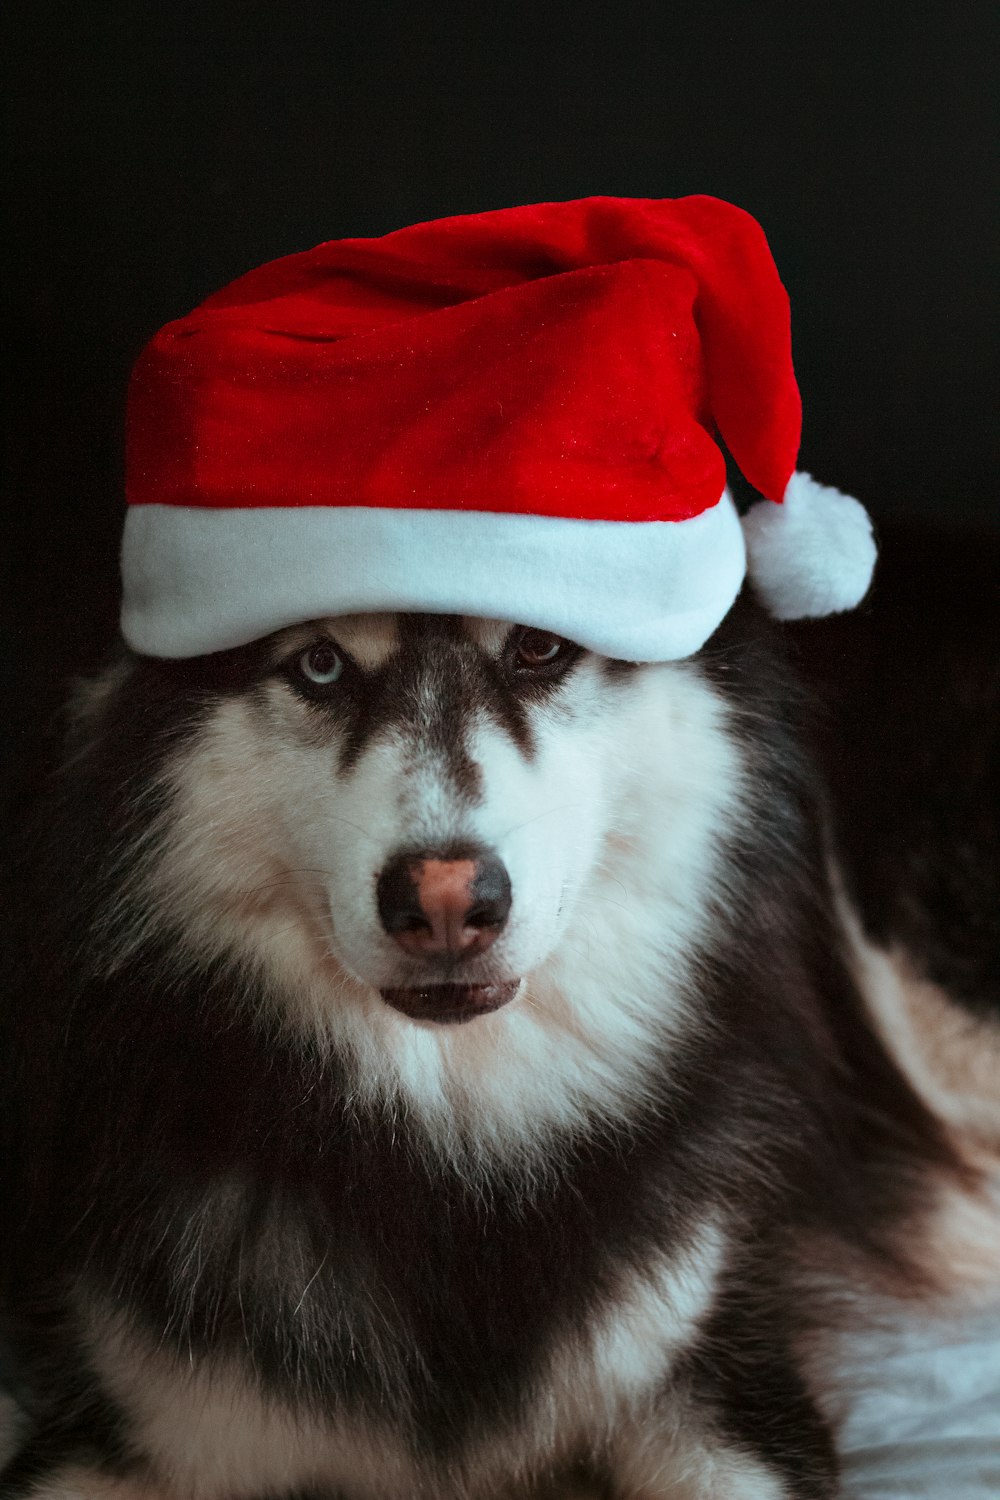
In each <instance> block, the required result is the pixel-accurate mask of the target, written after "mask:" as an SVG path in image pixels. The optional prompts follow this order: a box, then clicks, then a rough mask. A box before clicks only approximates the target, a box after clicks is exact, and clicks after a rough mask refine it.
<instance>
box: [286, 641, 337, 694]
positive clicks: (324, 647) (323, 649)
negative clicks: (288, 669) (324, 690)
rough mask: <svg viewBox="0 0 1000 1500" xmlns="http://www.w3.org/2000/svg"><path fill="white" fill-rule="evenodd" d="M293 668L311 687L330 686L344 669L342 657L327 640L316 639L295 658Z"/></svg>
mask: <svg viewBox="0 0 1000 1500" xmlns="http://www.w3.org/2000/svg"><path fill="white" fill-rule="evenodd" d="M295 670H296V671H297V673H298V675H299V676H300V677H302V678H304V679H305V681H306V682H309V683H311V684H312V686H313V687H331V686H332V685H333V683H335V682H336V681H337V680H338V678H339V677H340V675H341V673H342V672H343V670H344V658H343V657H342V656H341V654H340V652H339V651H338V650H337V648H336V647H335V646H332V645H331V644H330V642H329V641H317V642H316V644H315V645H314V646H309V647H308V649H307V650H305V651H303V652H302V653H301V655H300V656H299V657H298V658H297V659H296V662H295Z"/></svg>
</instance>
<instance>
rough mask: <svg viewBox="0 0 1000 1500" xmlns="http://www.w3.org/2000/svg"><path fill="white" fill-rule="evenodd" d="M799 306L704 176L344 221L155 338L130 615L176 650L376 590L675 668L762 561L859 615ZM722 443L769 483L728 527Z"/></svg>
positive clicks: (865, 531) (129, 563)
mask: <svg viewBox="0 0 1000 1500" xmlns="http://www.w3.org/2000/svg"><path fill="white" fill-rule="evenodd" d="M800 418H801V410H800V402H799V392H798V387H797V385H796V382H795V375H794V372H793V369H792V358H791V340H790V332H789V311H788V299H787V296H786V294H785V290H784V288H783V287H782V285H781V282H780V281H779V279H778V273H777V270H776V268H775V265H774V261H773V260H772V258H771V253H770V251H769V249H768V246H767V241H766V240H765V238H764V234H763V231H762V230H761V228H760V226H759V225H758V224H757V223H756V221H755V220H754V219H752V218H751V217H750V215H749V214H746V213H744V212H743V211H742V210H740V209H738V208H734V207H733V206H732V205H731V204H728V203H723V202H720V201H719V200H718V199H714V198H706V197H692V198H680V199H675V200H669V199H668V200H656V199H623V198H588V199H583V200H581V201H577V202H570V203H541V204H532V205H529V206H525V207H521V208H511V209H504V210H500V211H498V212H493V213H483V214H473V215H469V216H465V217H460V218H451V219H442V220H438V221H436V222H433V223H428V224H418V225H414V226H413V227H411V228H407V229H401V230H398V231H397V232H396V233H394V234H388V235H385V236H384V237H383V238H381V239H361V240H358V239H355V240H338V241H332V242H330V243H328V244H324V245H319V246H317V247H316V248H315V249H314V250H309V251H306V252H305V253H304V254H301V255H292V256H288V257H286V258H284V259H282V260H277V261H274V262H272V263H270V264H268V265H265V266H261V267H260V268H259V269H258V270H255V271H251V272H250V273H249V274H248V275H246V276H243V277H241V278H240V279H239V280H237V281H235V282H233V283H232V284H231V285H230V286H228V287H226V288H225V289H224V290H223V291H221V292H217V293H216V294H215V295H214V296H212V297H209V299H208V300H207V301H206V302H204V303H202V305H201V306H200V307H199V308H197V309H196V310H195V311H194V312H192V313H191V314H189V315H188V316H187V317H185V318H181V319H180V320H179V321H177V322H175V323H170V324H168V325H167V326H166V327H165V328H163V329H162V330H161V331H160V332H159V333H158V334H157V335H156V336H155V337H154V338H153V340H152V341H151V343H150V344H149V345H148V346H147V348H146V349H145V351H144V352H143V354H142V355H141V357H140V359H139V361H138V363H137V365H136V369H135V372H134V375H133V378H132V384H131V389H130V395H129V416H128V465H127V468H128V479H127V497H128V501H129V506H128V515H127V519H126V523H125V537H124V544H123V558H122V562H123V577H124V603H123V611H122V630H123V633H124V635H125V638H126V640H127V641H128V642H129V644H130V645H131V646H132V647H133V648H134V649H135V650H137V651H140V652H143V653H146V654H149V655H153V656H170V657H182V656H193V655H198V654H201V653H203V652H209V651H217V650H221V649H224V648H226V647H230V646H236V645H240V644H242V643H243V642H246V641H249V640H253V639H255V638H256V637H258V636H262V635H265V634H267V633H268V632H270V631H272V630H275V629H278V628H279V627H281V626H285V625H289V624H292V623H294V622H296V621H301V620H307V619H314V618H322V617H324V616H328V615H337V614H345V613H354V612H357V611H369V610H418V611H436V612H443V613H458V614H473V615H484V616H489V617H495V618H499V619H510V620H516V621H518V622H520V623H523V624H528V625H533V626H537V627H539V628H542V629H546V630H551V631H554V632H556V633H558V634H560V635H564V636H567V637H569V638H570V639H572V640H575V641H579V642H580V643H581V644H583V645H585V646H589V647H590V648H592V649H594V650H598V651H602V652H604V653H606V654H608V655H611V656H617V657H624V658H627V659H631V660H637V661H638V660H661V661H662V660H670V659H673V658H678V657H683V656H687V655H689V654H690V653H691V652H693V651H696V650H697V649H698V648H699V647H700V646H701V645H702V644H703V643H704V642H705V641H706V640H707V638H708V637H709V635H711V633H712V631H713V630H714V629H715V628H716V626H717V625H718V624H719V623H720V621H721V620H722V618H723V617H724V615H725V614H726V612H727V611H728V609H729V608H730V606H731V605H732V603H733V601H734V599H735V598H736V595H737V593H738V591H739V589H740V586H741V584H742V582H743V579H744V576H745V575H746V573H747V570H748V567H749V573H750V577H751V580H752V582H753V584H754V587H755V588H756V589H757V591H758V592H759V593H760V595H761V596H762V598H763V599H764V601H765V603H766V604H767V605H768V606H769V607H770V609H771V610H772V611H773V612H774V613H775V614H776V615H778V616H780V617H782V618H792V617H799V616H805V615H823V614H828V613H831V612H833V611H836V610H841V609H847V608H850V607H852V606H853V605H854V604H856V603H858V601H859V600H860V599H861V598H862V596H863V595H864V593H865V591H866V589H867V587H868V584H869V581H870V578H871V573H872V568H873V565H874V558H875V548H874V542H873V539H872V534H871V526H870V523H869V521H868V518H867V516H866V514H865V512H864V510H863V509H862V507H861V506H860V505H859V504H858V502H857V501H856V500H852V499H850V498H849V497H847V496H844V495H841V494H839V493H838V492H837V491H836V490H831V489H826V488H824V487H822V486H820V485H817V484H815V483H814V482H813V481H812V480H811V479H810V478H809V476H808V475H804V474H797V473H795V472H794V469H795V460H796V456H797V453H798V446H799V432H800ZM718 438H721V440H722V442H723V443H724V444H725V446H726V447H727V448H728V450H729V452H730V454H731V455H732V457H733V459H734V460H735V462H736V463H737V464H738V466H739V468H740V470H741V472H742V473H743V475H744V476H745V477H746V479H748V480H749V481H750V483H751V484H752V485H753V486H754V487H755V488H756V489H757V490H758V491H759V492H760V493H761V494H762V495H763V496H765V497H766V498H765V499H764V500H763V501H761V502H758V503H757V504H756V505H755V506H754V507H753V508H752V509H751V511H750V514H749V516H748V517H746V518H744V520H743V521H742V523H741V521H740V518H739V516H738V515H737V511H736V508H735V506H734V504H733V502H732V499H731V498H730V496H729V494H728V492H727V490H726V470H725V461H724V458H723V454H722V451H721V449H720V447H719V443H718Z"/></svg>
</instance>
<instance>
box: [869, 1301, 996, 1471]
mask: <svg viewBox="0 0 1000 1500" xmlns="http://www.w3.org/2000/svg"><path fill="white" fill-rule="evenodd" d="M842 1373H843V1381H844V1383H843V1386H842V1389H843V1390H844V1391H850V1393H851V1395H850V1401H849V1404H848V1405H847V1407H846V1409H845V1415H844V1420H843V1424H842V1426H841V1451H842V1454H843V1461H844V1494H845V1497H846V1500H1000V1295H998V1297H997V1299H996V1300H994V1301H992V1302H991V1303H989V1304H988V1305H986V1306H982V1305H980V1306H979V1307H978V1308H977V1309H976V1311H974V1312H966V1313H962V1314H954V1313H953V1314H951V1315H947V1316H942V1315H938V1316H929V1315H927V1314H926V1312H923V1313H922V1314H920V1313H918V1312H917V1311H916V1310H915V1309H912V1308H911V1309H910V1311H909V1313H908V1315H906V1316H905V1318H901V1319H900V1320H899V1322H898V1323H897V1326H896V1327H895V1328H893V1329H891V1330H888V1331H886V1332H883V1333H880V1334H879V1335H878V1336H871V1337H870V1338H867V1339H865V1340H859V1341H857V1342H856V1343H855V1344H854V1345H853V1346H852V1348H851V1351H850V1353H849V1354H848V1355H846V1356H845V1358H844V1361H843V1370H842Z"/></svg>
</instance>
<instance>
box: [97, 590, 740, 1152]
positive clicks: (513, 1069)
mask: <svg viewBox="0 0 1000 1500" xmlns="http://www.w3.org/2000/svg"><path fill="white" fill-rule="evenodd" d="M144 683H145V684H146V687H145V688H144V686H143V684H144ZM150 685H152V691H153V693H154V696H155V697H156V698H157V701H158V702H160V704H161V707H160V709H159V710H158V711H157V712H158V713H159V715H160V717H161V719H162V720H163V722H161V723H160V726H159V728H158V729H157V730H156V733H155V738H156V740H157V741H158V743H159V745H160V746H161V749H160V750H159V752H158V753H157V755H156V756H155V757H154V762H153V765H154V769H153V772H152V776H151V780H152V781H153V782H154V783H155V785H156V786H157V787H158V789H159V793H158V796H157V797H156V798H155V799H154V801H155V803H156V805H157V808H158V810H157V811H156V813H155V814H154V815H153V816H152V819H151V821H150V822H149V826H144V827H143V828H142V831H141V833H140V836H139V840H138V842H137V843H136V844H135V845H134V846H133V848H134V850H135V853H134V854H133V856H132V857H131V861H130V862H126V863H128V864H129V871H130V873H129V875H128V876H127V879H126V885H127V890H128V896H127V899H126V900H124V901H120V902H119V903H118V906H117V907H116V911H117V912H118V913H119V914H120V913H125V914H126V920H125V921H124V922H123V923H122V924H120V926H119V929H118V934H117V938H116V941H117V944H118V947H117V950H116V951H117V953H118V955H119V959H120V958H121V956H122V955H126V954H127V953H128V952H129V951H130V950H133V949H134V947H135V945H136V944H138V943H141V942H142V941H144V940H145V939H146V938H147V936H148V935H149V934H150V933H151V932H154V931H155V932H157V933H160V934H162V933H165V932H166V933H169V935H170V941H171V942H172V943H173V944H174V946H175V948H176V950H177V951H178V953H180V954H183V956H184V958H185V959H186V960H188V961H190V960H191V959H194V960H195V961H198V962H200V961H213V960H216V959H219V958H224V959H227V960H235V962H236V965H237V966H238V968H239V969H240V971H241V972H242V973H243V975H244V976H250V977H249V978H248V979H247V981H246V984H245V993H246V994H247V995H248V996H252V998H253V1003H254V1004H255V1005H256V1006H257V1007H258V1009H260V1008H261V1007H264V1008H265V1009H266V1010H267V1011H268V1012H269V1013H270V1014H271V1015H272V1016H276V1017H277V1018H278V1019H279V1020H280V1022H281V1023H282V1024H283V1025H284V1026H285V1027H286V1028H290V1029H291V1030H292V1031H293V1032H295V1033H298V1034H299V1035H300V1036H301V1035H302V1034H305V1035H307V1036H308V1037H310V1038H311V1039H313V1040H316V1039H318V1040H319V1041H320V1042H321V1043H324V1044H329V1045H332V1046H334V1047H336V1048H337V1049H338V1050H339V1052H340V1053H341V1055H342V1056H345V1057H348V1058H350V1059H351V1061H352V1064H353V1069H354V1077H355V1079H356V1083H357V1088H358V1090H359V1092H360V1093H361V1094H368V1095H374V1096H379V1097H382V1098H383V1099H384V1098H385V1097H386V1096H387V1095H393V1096H398V1094H399V1093H400V1091H402V1093H403V1094H404V1095H405V1096H406V1097H407V1098H408V1099H409V1101H410V1102H411V1103H415V1104H417V1105H418V1106H419V1108H420V1111H422V1112H423V1113H424V1114H425V1115H428V1114H429V1115H435V1114H437V1115H439V1116H441V1117H442V1118H443V1117H444V1116H448V1117H449V1118H450V1119H451V1120H452V1123H454V1121H455V1119H456V1118H457V1115H458V1114H466V1115H467V1114H468V1113H470V1112H472V1113H475V1112H476V1111H477V1110H479V1109H481V1108H482V1107H483V1106H484V1104H485V1101H486V1096H489V1098H490V1099H491V1100H492V1104H491V1105H490V1107H489V1108H487V1109H486V1114H490V1112H491V1111H492V1114H493V1116H494V1118H496V1119H499V1117H500V1116H503V1117H504V1119H506V1121H507V1126H508V1127H510V1130H514V1133H517V1132H516V1130H515V1125H516V1124H517V1122H518V1121H520V1124H522V1125H525V1127H526V1128H528V1127H530V1125H531V1122H533V1121H537V1120H539V1119H540V1118H542V1117H546V1118H547V1117H552V1118H556V1119H559V1118H561V1119H575V1118H578V1117H579V1115H580V1113H581V1112H584V1113H586V1112H587V1111H588V1110H589V1109H590V1108H591V1107H592V1106H593V1105H594V1104H596V1103H597V1102H598V1100H601V1101H602V1102H606V1096H607V1095H608V1093H609V1092H610V1093H611V1094H614V1092H615V1090H616V1089H618V1090H620V1091H622V1092H624V1093H626V1094H627V1093H629V1092H630V1091H632V1090H635V1089H636V1088H641V1086H642V1079H643V1078H644V1076H645V1073H646V1063H647V1059H648V1056H649V1053H650V1048H651V1044H652V1043H653V1042H654V1041H656V1040H657V1039H658V1038H662V1037H663V1036H664V1034H667V1033H670V1032H671V1031H673V1030H676V1029H677V1028H678V1027H679V1026H681V1024H682V1014H683V1011H684V995H685V992H686V985H687V983H688V976H689V971H690V966H691V963H692V961H693V958H694V955H695V952H696V949H697V948H698V945H699V943H700V942H702V940H703V938H704V935H705V928H706V924H707V923H708V922H709V921H710V919H711V904H712V897H713V893H714V892H715V891H716V890H717V887H718V883H719V879H720V873H721V871H720V865H721V861H720V858H719V843H720V836H721V835H722V834H723V833H724V832H725V831H727V828H728V825H729V824H730V823H731V821H732V819H733V816H734V814H735V810H736V808H737V805H738V802H739V794H738V786H739V781H740V771H739V752H738V748H737V746H736V744H735V743H734V740H733V737H732V736H731V734H730V733H729V732H728V730H727V727H726V721H727V711H726V709H725V707H724V705H723V703H722V701H721V700H720V698H719V696H718V694H717V693H716V692H715V690H714V689H713V688H712V687H711V686H710V685H709V683H708V681H707V679H706V677H705V676H704V675H703V673H702V672H701V671H700V670H699V668H698V667H697V665H696V664H692V663H681V664H665V665H650V666H642V665H633V664H627V663H623V662H617V661H611V660H609V659H607V658H604V657H600V656H598V655H596V654H594V653H592V652H588V651H586V650H584V649H583V648H581V647H579V646H577V645H574V644H573V643H571V642H568V641H565V640H562V639H561V638H559V637H557V636H554V635H551V634H547V633H545V632H543V631H540V630H537V629H533V628H528V627H523V626H517V625H513V624H509V623H500V622H496V621H487V620H481V619H469V618H458V617H450V616H435V615H423V616H420V615H368V616H354V617H340V618H335V619H330V620H324V621H321V622H314V623H312V624H309V625H303V626H301V627H295V628H292V629H289V630H286V631H282V632H280V633H278V634H276V635H274V636H272V637H270V638H268V639H267V640H265V641H263V642H260V643H257V644H256V645H255V646H253V647H250V648H242V649H241V650H240V651H238V652H235V653H226V654H225V655H223V656H220V657H219V658H215V659H211V658H206V659H203V660H202V661H200V662H196V663H192V664H188V665H187V666H180V665H178V664H173V665H171V664H167V663H150V662H143V663H140V664H139V666H138V668H137V669H136V670H135V671H134V672H133V674H132V677H131V679H127V680H126V682H125V683H124V685H119V686H117V687H116V688H115V690H114V694H113V696H114V700H115V702H116V703H117V704H118V708H117V710H116V714H117V716H118V718H119V719H121V717H122V716H123V715H126V716H127V715H128V714H129V712H131V716H132V719H133V721H135V720H136V719H138V720H141V719H142V717H143V715H144V714H145V715H146V716H147V717H148V709H147V706H146V705H145V704H144V702H143V694H144V692H148V691H149V690H150ZM130 695H131V699H132V701H131V710H129V707H128V704H129V699H130ZM163 704H167V705H168V706H167V707H163V706H162V705H163ZM169 705H173V706H169ZM94 712H95V713H96V714H97V716H98V718H99V717H100V709H99V707H98V708H96V709H95V710H94ZM153 717H154V718H155V717H156V715H153ZM138 791H139V802H140V803H141V801H142V798H143V797H144V796H146V795H147V793H148V787H144V786H140V787H138ZM504 1128H506V1127H501V1125H500V1124H498V1129H500V1132H501V1134H502V1133H503V1131H504ZM518 1128H520V1127H519V1126H518ZM510 1130H508V1134H509V1133H510Z"/></svg>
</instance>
